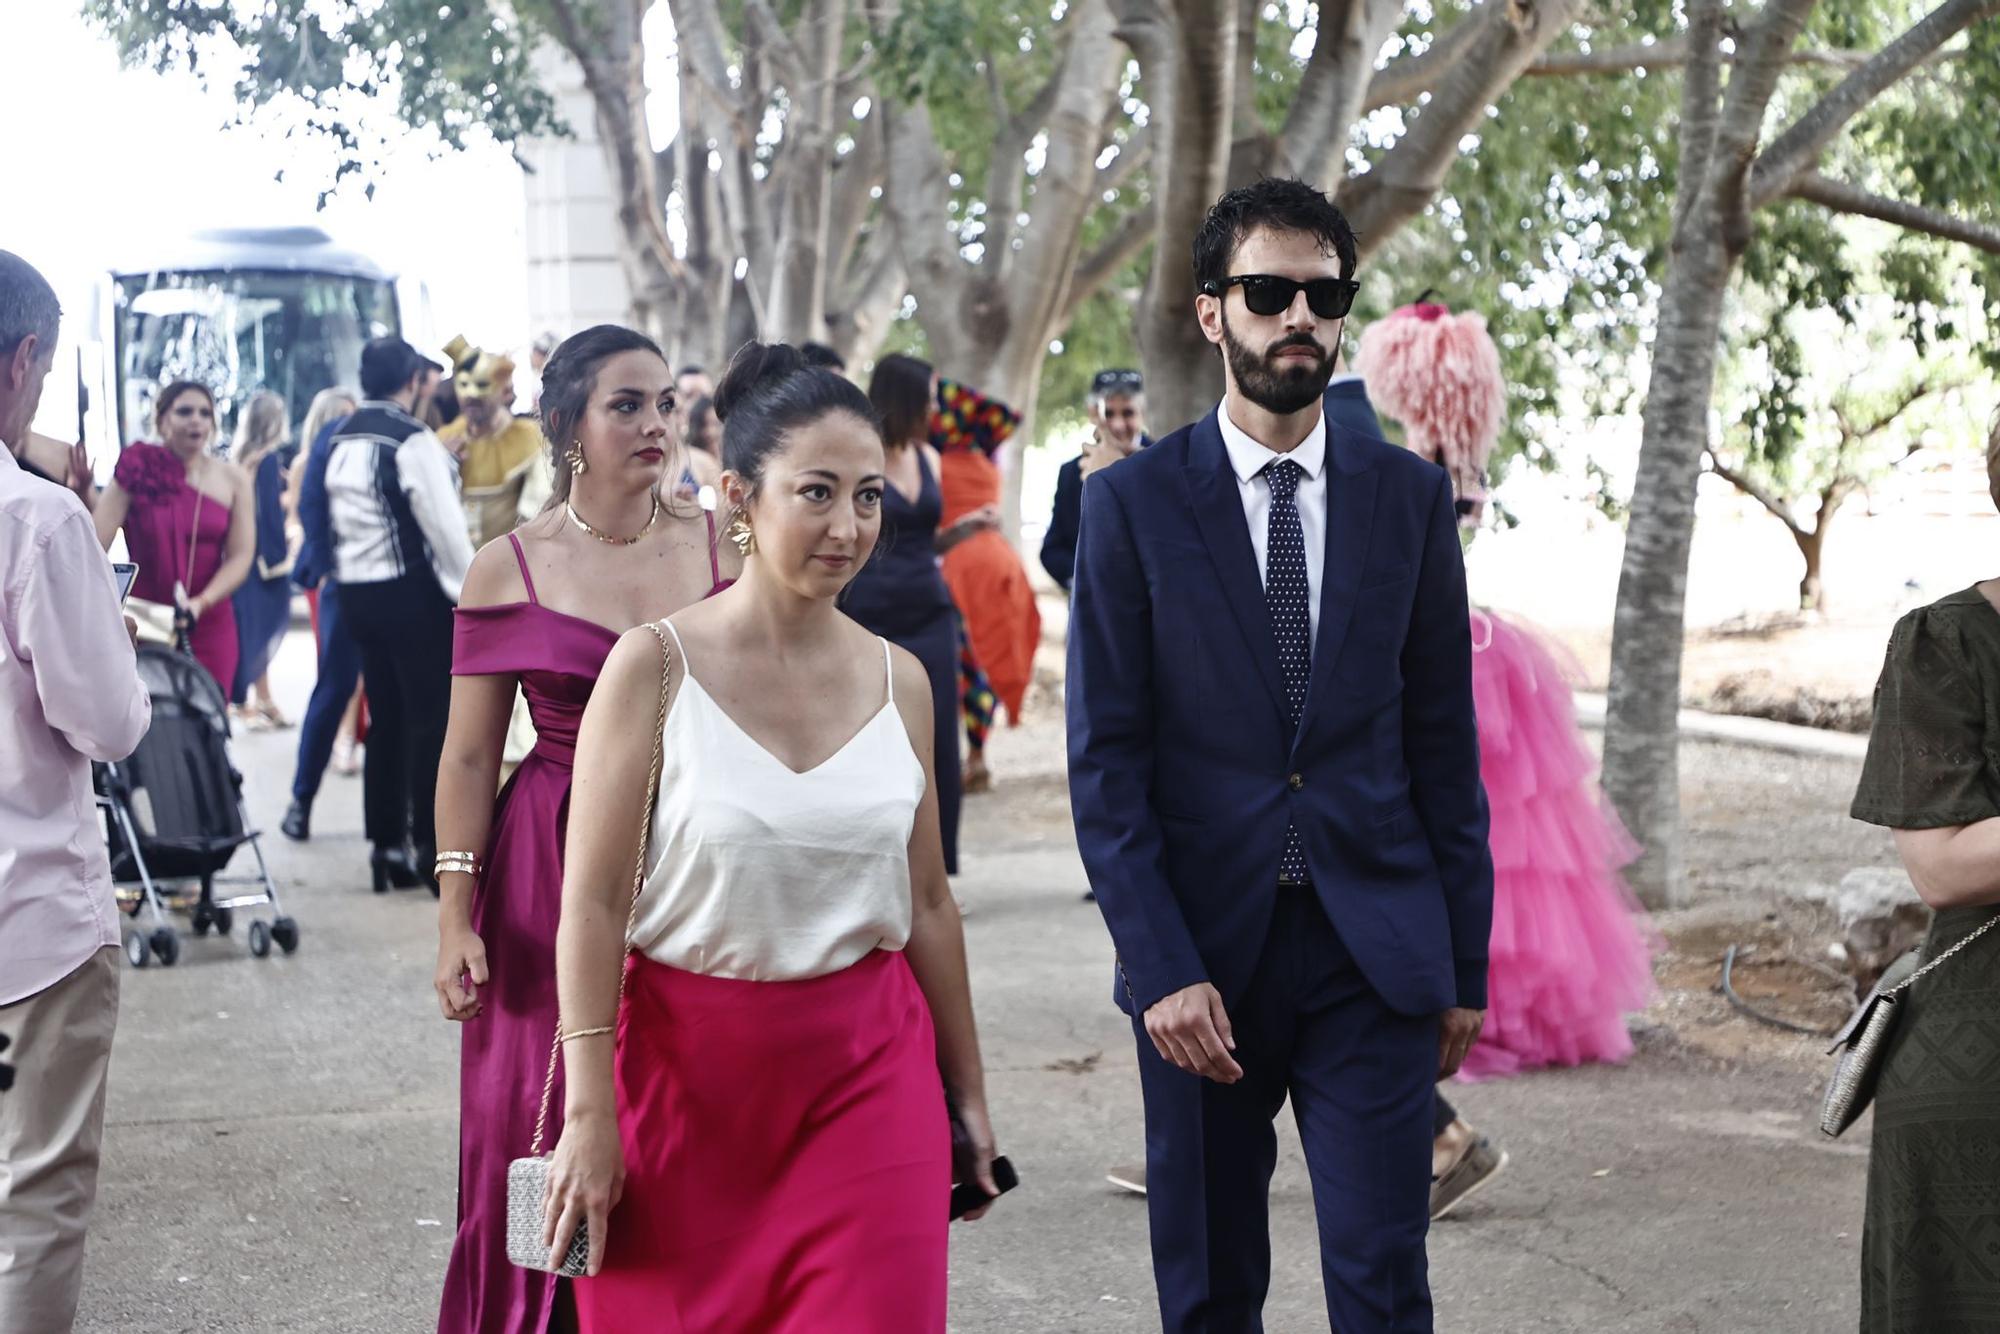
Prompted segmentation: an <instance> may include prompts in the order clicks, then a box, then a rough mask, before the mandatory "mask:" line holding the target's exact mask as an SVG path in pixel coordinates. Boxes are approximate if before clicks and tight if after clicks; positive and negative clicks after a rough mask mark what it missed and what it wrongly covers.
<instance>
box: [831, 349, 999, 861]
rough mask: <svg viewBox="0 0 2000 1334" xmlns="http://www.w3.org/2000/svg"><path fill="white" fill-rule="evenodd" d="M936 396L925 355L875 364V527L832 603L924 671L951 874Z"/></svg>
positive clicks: (951, 625)
mask: <svg viewBox="0 0 2000 1334" xmlns="http://www.w3.org/2000/svg"><path fill="white" fill-rule="evenodd" d="M936 397H937V389H936V377H935V376H934V374H933V372H932V371H931V368H930V365H929V364H928V363H926V362H922V361H919V360H917V359H916V358H915V357H906V356H902V355H892V356H887V357H884V358H882V360H881V361H880V362H878V363H877V364H876V367H875V375H874V378H873V379H871V380H870V381H869V382H868V398H869V401H870V402H872V403H873V404H874V405H875V411H876V412H877V413H878V414H880V416H881V418H882V439H883V441H884V442H885V443H886V444H887V446H888V476H889V486H888V489H887V490H886V492H885V493H884V494H883V497H882V535H881V537H880V538H879V539H878V540H877V541H876V544H875V554H874V555H873V556H871V557H869V560H868V563H867V564H866V565H864V566H862V567H861V572H860V573H859V574H857V575H856V576H855V577H854V581H853V582H852V583H850V584H849V585H848V586H847V590H846V592H845V593H843V594H842V595H841V601H840V606H841V610H843V611H845V612H846V613H847V614H848V615H849V616H852V617H853V618H854V619H855V620H857V621H859V622H860V623H861V624H862V625H863V626H864V627H866V628H867V629H868V630H870V631H873V632H874V633H875V634H878V635H880V636H882V637H883V638H884V639H887V640H888V641H890V642H891V643H893V644H899V645H901V646H902V647H904V648H906V649H908V650H909V651H910V652H912V653H914V654H916V656H917V660H918V661H919V662H921V663H923V665H924V671H925V672H927V673H928V674H929V675H930V678H931V698H932V701H933V703H934V704H935V705H936V711H937V733H936V735H937V751H936V755H937V760H936V765H937V786H938V824H939V826H940V829H941V832H942V833H943V835H944V864H945V870H946V871H947V872H948V873H949V874H952V875H957V874H958V805H959V791H960V775H959V752H958V612H957V610H956V609H955V608H954V607H953V605H952V601H951V590H950V589H948V588H946V587H945V582H944V574H943V573H942V572H941V571H940V570H939V569H938V550H939V544H940V534H939V531H938V524H939V522H940V520H941V519H942V518H943V516H944V495H943V493H942V492H941V491H939V489H938V452H937V450H935V449H933V448H932V447H931V445H930V418H931V404H932V402H933V401H935V399H936ZM970 522H972V523H974V524H979V523H985V522H986V521H985V520H983V519H973V520H970ZM964 526H965V525H964V524H961V525H957V526H955V527H954V529H951V530H947V531H946V532H945V533H944V534H943V535H942V540H943V541H944V543H945V544H947V545H948V544H949V543H950V542H951V541H952V540H954V539H955V538H960V537H963V536H964V535H965V534H963V533H961V532H959V531H957V529H958V528H962V527H964Z"/></svg>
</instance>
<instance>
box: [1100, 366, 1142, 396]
mask: <svg viewBox="0 0 2000 1334" xmlns="http://www.w3.org/2000/svg"><path fill="white" fill-rule="evenodd" d="M1145 387H1146V377H1145V376H1143V375H1141V374H1140V373H1139V372H1138V371H1099V372H1098V373H1097V374H1096V376H1095V377H1093V378H1092V380H1091V382H1090V391H1091V392H1092V393H1093V394H1136V393H1139V392H1140V391H1141V390H1143V389H1144V388H1145Z"/></svg>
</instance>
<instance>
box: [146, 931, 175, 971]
mask: <svg viewBox="0 0 2000 1334" xmlns="http://www.w3.org/2000/svg"><path fill="white" fill-rule="evenodd" d="M148 943H149V944H150V945H152V947H153V953H154V954H155V955H157V956H159V960H160V967H162V968H172V967H173V966H174V963H175V962H176V961H177V960H178V959H179V958H180V957H181V938H180V937H179V936H178V935H176V934H175V933H174V929H173V928H172V927H170V926H163V927H160V928H159V929H158V930H156V931H154V932H153V934H152V937H151V939H150V940H149V941H148Z"/></svg>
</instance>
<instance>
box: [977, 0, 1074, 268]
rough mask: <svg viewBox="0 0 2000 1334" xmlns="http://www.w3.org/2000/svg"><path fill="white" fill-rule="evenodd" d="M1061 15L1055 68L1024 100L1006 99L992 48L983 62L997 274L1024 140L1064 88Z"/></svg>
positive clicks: (1021, 185)
mask: <svg viewBox="0 0 2000 1334" xmlns="http://www.w3.org/2000/svg"><path fill="white" fill-rule="evenodd" d="M1074 13H1075V11H1074V10H1073V9H1072V10H1071V17H1066V18H1065V20H1064V22H1063V24H1062V28H1061V35H1060V38H1059V39H1058V40H1060V41H1061V43H1062V49H1061V51H1060V52H1059V53H1058V54H1057V57H1056V65H1055V69H1054V70H1053V71H1051V72H1050V74H1049V77H1048V78H1047V79H1045V80H1043V82H1042V86H1041V87H1040V88H1037V89H1036V90H1035V95H1034V96H1033V97H1031V98H1029V99H1028V103H1027V105H1026V106H1024V107H1022V108H1021V109H1020V110H1019V111H1015V110H1014V109H1013V108H1012V107H1011V105H1009V103H1008V101H1007V89H1006V86H1005V84H1004V82H1003V81H1002V79H1001V77H1000V65H999V62H998V61H997V60H995V59H994V58H993V56H992V55H991V54H988V55H987V57H986V58H985V60H984V61H983V62H981V63H982V64H983V65H984V66H985V77H986V90H987V96H988V98H989V99H990V100H991V102H992V104H993V123H994V125H995V127H996V130H995V135H994V141H993V157H992V160H991V161H990V162H989V163H988V164H987V169H986V236H985V238H984V239H985V242H986V249H985V252H984V253H985V261H984V264H985V266H986V267H990V268H991V270H992V271H993V272H994V273H995V274H996V275H998V274H1004V273H1005V272H1006V271H1007V270H1008V269H1009V268H1011V267H1012V266H1013V258H1014V238H1015V237H1016V236H1017V235H1019V233H1020V221H1019V219H1020V216H1021V206H1022V202H1023V201H1024V200H1025V199H1026V198H1027V193H1028V162H1027V156H1028V145H1029V144H1031V143H1033V142H1034V139H1035V136H1036V135H1037V134H1039V133H1040V132H1041V130H1042V128H1043V127H1044V126H1045V125H1046V124H1047V123H1048V119H1049V116H1050V115H1051V114H1052V113H1053V112H1054V111H1055V107H1056V99H1057V97H1058V96H1059V95H1060V94H1061V92H1062V90H1063V85H1064V83H1065V82H1066V81H1067V80H1068V79H1069V78H1070V77H1071V75H1070V52H1071V50H1072V48H1073V47H1074V45H1075V41H1076V31H1077V24H1076V23H1075V22H1074V21H1073V15H1074Z"/></svg>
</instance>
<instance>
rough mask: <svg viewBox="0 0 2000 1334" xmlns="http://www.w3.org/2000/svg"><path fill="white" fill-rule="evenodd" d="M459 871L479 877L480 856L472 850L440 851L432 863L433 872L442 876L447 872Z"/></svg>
mask: <svg viewBox="0 0 2000 1334" xmlns="http://www.w3.org/2000/svg"><path fill="white" fill-rule="evenodd" d="M451 871H459V872H462V873H464V874H465V875H469V876H471V877H472V878H473V879H475V880H476V879H478V878H479V871H480V866H479V858H478V857H476V856H474V855H473V854H472V853H470V852H440V853H439V854H438V855H437V860H436V861H435V862H433V863H432V864H431V874H432V875H433V876H442V875H444V874H446V873H447V872H451Z"/></svg>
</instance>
